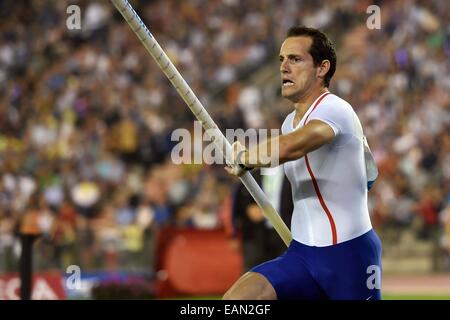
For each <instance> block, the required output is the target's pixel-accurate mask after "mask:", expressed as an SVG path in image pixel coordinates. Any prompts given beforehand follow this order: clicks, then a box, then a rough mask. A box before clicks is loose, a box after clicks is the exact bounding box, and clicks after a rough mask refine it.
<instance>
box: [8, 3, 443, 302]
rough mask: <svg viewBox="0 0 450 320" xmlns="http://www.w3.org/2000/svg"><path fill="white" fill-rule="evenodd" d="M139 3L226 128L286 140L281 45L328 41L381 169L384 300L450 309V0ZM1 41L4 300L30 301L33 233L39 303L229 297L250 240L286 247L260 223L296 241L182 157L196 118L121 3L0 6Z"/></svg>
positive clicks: (216, 175)
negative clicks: (23, 275) (23, 294)
mask: <svg viewBox="0 0 450 320" xmlns="http://www.w3.org/2000/svg"><path fill="white" fill-rule="evenodd" d="M130 3H131V4H132V5H133V7H134V8H135V10H136V11H137V12H138V14H139V15H140V16H141V18H142V19H143V21H144V22H145V23H146V24H147V26H148V27H149V29H150V30H151V32H152V33H153V34H154V36H155V37H156V39H157V41H158V42H159V43H160V44H161V46H162V47H163V48H164V50H165V51H166V52H167V54H168V55H169V57H170V58H171V60H172V61H173V63H174V64H175V65H176V67H177V68H178V70H179V71H180V73H181V74H182V75H183V77H184V78H185V79H186V81H187V82H188V83H189V85H190V86H191V88H192V89H193V91H194V92H195V93H196V95H197V96H198V98H199V99H200V100H201V102H202V103H203V105H204V106H205V108H206V109H207V110H208V112H209V113H210V115H211V116H212V118H213V119H214V120H215V121H216V123H217V124H218V126H219V127H220V128H221V129H222V131H224V130H225V129H233V128H244V129H247V128H277V127H279V125H280V124H281V122H282V120H283V119H284V117H285V116H286V115H287V114H288V113H289V112H291V111H292V109H291V108H292V107H291V106H290V104H289V103H288V102H286V101H284V100H282V98H281V96H280V80H279V62H278V50H279V47H280V45H281V43H282V41H283V39H284V36H285V33H286V31H287V29H288V28H289V27H290V26H292V25H294V24H303V25H307V26H311V27H316V28H320V29H321V30H323V31H324V32H326V33H327V34H328V35H329V36H330V38H331V39H333V40H334V41H335V43H336V46H337V56H338V65H337V72H336V74H335V76H334V77H333V79H332V81H331V87H330V90H331V91H332V92H333V93H335V94H337V95H339V96H341V97H342V98H343V99H345V100H347V101H349V102H350V103H351V104H352V106H353V107H354V109H355V111H356V113H357V114H358V116H359V118H360V120H361V122H362V124H363V127H364V131H365V134H366V136H367V138H368V141H369V143H370V146H371V149H372V151H373V153H374V155H375V158H376V161H377V163H378V166H379V171H380V176H379V178H378V180H377V182H376V183H375V185H374V187H373V189H372V190H371V191H370V193H369V209H370V214H371V218H372V223H373V225H374V228H375V230H376V231H377V232H378V234H379V235H380V237H381V239H382V242H383V292H384V295H385V298H388V299H389V298H393V299H401V298H417V297H418V298H427V297H435V298H439V297H441V298H450V206H449V199H450V191H449V181H450V131H449V126H450V94H449V92H450V72H449V70H450V69H449V67H450V64H449V61H450V60H449V58H450V5H449V3H448V1H445V0H428V1H353V0H345V1H344V0H343V1H299V0H295V1H293V0H271V1H270V0H262V1H259V0H246V1H238V0H211V1H200V0H198V1H194V0H189V1H177V0H164V1H158V0H154V1H142V0H141V1H137V0H134V1H130ZM73 4H75V5H78V6H79V8H80V16H81V28H80V29H73V30H70V29H69V28H68V27H67V24H66V22H67V19H68V18H69V17H70V16H71V15H72V14H71V13H67V11H66V10H67V7H68V6H69V5H73ZM372 4H375V5H378V6H379V8H380V9H381V11H380V13H381V25H380V26H381V28H380V29H373V30H372V29H369V28H368V25H367V19H368V18H369V17H370V15H371V14H369V13H367V12H366V10H367V8H368V6H370V5H372ZM0 32H1V33H0V283H2V285H1V286H0V299H12V298H17V297H18V282H17V277H18V272H19V265H20V264H19V262H20V255H21V252H22V250H21V241H20V238H21V235H22V234H32V235H38V238H37V240H36V241H35V243H34V246H33V270H34V273H35V282H34V291H33V298H35V299H40V298H44V299H53V298H60V299H97V298H104V297H115V298H123V299H125V298H133V297H144V298H145V297H172V298H173V297H185V296H187V297H193V296H200V297H220V295H221V294H223V292H224V291H225V290H226V289H227V288H228V286H229V285H231V283H232V282H233V281H234V280H236V279H237V277H238V276H239V275H240V274H242V272H244V271H245V269H246V268H247V263H245V262H246V261H248V260H245V259H246V257H245V255H248V254H249V252H250V253H251V252H252V251H251V250H250V251H248V250H247V251H246V250H243V248H244V247H245V245H246V242H248V243H250V244H251V243H252V241H253V244H254V245H255V246H254V247H252V248H254V250H257V251H258V250H259V251H260V252H263V253H264V257H263V258H264V259H270V258H273V257H274V254H275V253H274V252H275V251H276V250H278V249H274V250H269V249H267V250H266V249H264V248H263V247H261V246H260V247H257V246H256V244H261V243H262V242H261V241H259V240H255V239H258V238H257V237H253V238H251V237H250V238H248V237H247V238H246V237H245V233H251V232H252V231H251V230H254V229H255V230H256V228H261V225H264V228H265V229H266V230H268V232H269V233H270V234H271V236H273V237H275V239H276V240H274V241H276V242H277V244H275V245H274V246H275V247H276V246H277V245H278V247H280V246H281V247H282V246H283V244H282V242H281V240H279V239H277V237H278V236H277V235H276V233H275V231H274V230H271V229H270V227H269V226H267V225H266V224H265V222H264V221H263V219H262V218H261V216H258V213H257V212H256V213H254V214H252V215H250V214H247V213H249V212H250V211H248V210H246V209H245V208H244V209H243V211H245V212H243V211H242V210H241V211H240V212H238V211H239V210H237V209H236V205H235V204H236V201H237V200H236V199H237V197H238V196H239V194H240V193H242V190H240V188H239V185H240V183H239V181H238V180H236V179H233V178H231V177H229V176H228V175H227V174H226V172H225V171H224V170H223V166H222V165H175V164H174V163H173V162H172V160H171V151H172V148H173V147H174V145H175V144H176V143H177V142H174V141H171V134H172V132H173V130H175V129H177V128H186V129H188V130H190V131H192V130H193V121H194V117H193V116H192V114H191V112H190V111H189V110H188V108H187V107H186V106H185V104H184V102H183V101H182V100H181V98H179V97H178V94H177V93H176V91H175V90H174V89H173V87H172V86H171V85H170V83H169V82H168V80H166V78H165V76H164V74H163V73H162V72H161V71H160V70H159V68H158V67H157V65H156V64H155V62H154V61H153V60H152V58H151V57H150V56H149V55H148V53H147V52H146V51H145V49H144V47H143V46H142V44H141V43H140V42H139V40H138V39H137V38H136V36H135V35H134V34H133V33H132V31H131V30H130V28H129V26H128V25H127V24H126V23H125V21H124V20H123V18H122V16H120V14H118V13H117V11H116V10H115V8H114V7H113V5H112V4H111V3H110V2H109V1H106V0H105V1H81V0H80V1H76V0H73V1H66V0H61V1H56V0H39V1H38V0H30V1H25V0H14V1H12V0H4V1H0ZM194 152H201V150H200V151H199V150H194ZM247 211H248V212H247ZM252 225H255V226H252ZM256 225H258V226H256ZM271 236H269V235H266V236H264V239H266V238H268V237H271ZM255 241H256V244H255ZM252 250H253V249H252ZM69 266H77V267H79V270H80V271H81V273H80V278H79V279H78V278H71V276H73V275H74V273H73V272H70V271H68V267H69ZM76 275H77V274H75V276H76ZM74 279H75V280H74ZM77 279H78V280H80V281H78V280H77ZM70 281H72V282H71V283H72V284H73V285H68V283H69V282H70ZM36 287H38V288H40V290H38V291H37V292H35V291H36V290H37V289H36Z"/></svg>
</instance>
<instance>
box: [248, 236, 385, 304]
mask: <svg viewBox="0 0 450 320" xmlns="http://www.w3.org/2000/svg"><path fill="white" fill-rule="evenodd" d="M250 271H252V272H258V273H260V274H262V275H263V276H264V277H266V278H267V279H268V280H269V282H270V283H271V284H272V286H273V287H274V288H275V291H276V293H277V297H278V299H332V300H350V299H351V300H353V299H356V300H380V299H381V241H380V238H379V237H378V236H377V234H376V233H375V231H374V230H373V229H372V230H370V231H368V232H367V233H365V234H363V235H361V236H359V237H357V238H355V239H352V240H349V241H345V242H342V243H338V244H336V245H333V246H327V247H311V246H307V245H304V244H302V243H300V242H297V241H295V240H292V242H291V244H290V246H289V248H288V249H287V250H286V252H285V253H283V254H282V255H281V256H279V257H278V258H276V259H274V260H271V261H268V262H265V263H263V264H260V265H258V266H256V267H254V268H253V269H251V270H250Z"/></svg>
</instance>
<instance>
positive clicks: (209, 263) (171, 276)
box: [156, 229, 243, 298]
mask: <svg viewBox="0 0 450 320" xmlns="http://www.w3.org/2000/svg"><path fill="white" fill-rule="evenodd" d="M156 254H157V261H158V263H157V269H156V270H158V271H157V280H156V294H157V296H158V297H166V298H167V297H175V296H192V295H222V294H223V293H224V292H225V291H226V290H227V289H228V288H229V287H230V286H231V285H232V284H233V282H234V281H236V280H237V279H238V278H239V276H240V275H241V273H242V271H243V264H242V257H241V253H240V251H239V250H238V249H237V248H235V247H234V246H233V245H232V243H231V240H230V239H229V238H228V237H227V236H226V234H225V232H224V231H223V230H186V229H165V230H162V231H161V232H160V234H159V236H158V244H157V252H156Z"/></svg>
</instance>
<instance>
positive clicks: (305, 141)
mask: <svg viewBox="0 0 450 320" xmlns="http://www.w3.org/2000/svg"><path fill="white" fill-rule="evenodd" d="M334 137H335V134H334V131H333V129H332V128H331V127H330V126H329V125H328V124H326V123H325V122H323V121H320V120H311V121H310V122H308V124H306V125H305V126H304V127H302V128H299V129H297V130H295V131H293V132H291V133H289V134H285V135H280V136H277V137H274V138H271V139H268V140H266V141H263V142H261V144H266V145H265V146H261V144H259V145H258V146H255V147H253V148H250V149H249V150H246V151H244V147H243V146H242V145H241V144H239V143H238V142H235V143H234V144H233V149H234V152H233V154H234V157H235V159H234V160H235V161H236V162H238V163H241V164H243V165H244V166H246V167H248V168H264V167H271V166H273V163H274V162H273V161H271V162H269V163H268V162H264V161H260V159H267V158H268V156H269V157H271V156H273V155H274V154H273V152H272V150H271V147H272V146H278V157H279V159H278V164H283V163H285V162H288V161H292V160H296V159H299V158H301V157H303V156H305V155H306V154H307V153H308V152H311V151H314V150H316V149H318V148H320V147H321V146H323V145H325V144H327V143H330V142H331V141H332V140H333V138H334ZM266 150H267V151H266ZM241 151H242V152H243V154H242V155H240V156H239V159H236V157H237V155H238V154H239V153H240V152H241ZM258 152H267V153H268V155H267V154H266V155H260V154H258ZM255 155H257V157H258V158H256V156H255ZM275 155H276V154H275ZM255 161H256V162H255ZM278 164H277V165H278ZM226 169H227V171H228V172H230V173H232V174H235V175H241V174H243V172H236V171H235V170H233V169H232V168H228V167H226Z"/></svg>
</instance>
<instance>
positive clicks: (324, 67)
mask: <svg viewBox="0 0 450 320" xmlns="http://www.w3.org/2000/svg"><path fill="white" fill-rule="evenodd" d="M330 66H331V63H330V60H322V62H321V63H320V64H319V66H318V68H317V70H316V77H317V78H320V79H325V75H326V74H327V72H328V70H330Z"/></svg>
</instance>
